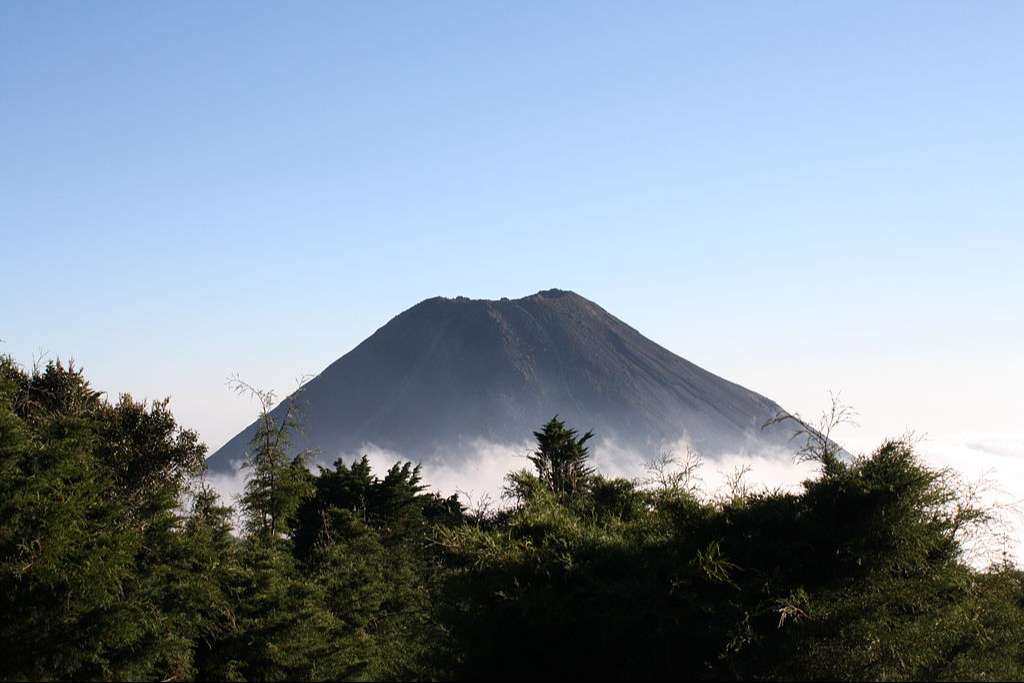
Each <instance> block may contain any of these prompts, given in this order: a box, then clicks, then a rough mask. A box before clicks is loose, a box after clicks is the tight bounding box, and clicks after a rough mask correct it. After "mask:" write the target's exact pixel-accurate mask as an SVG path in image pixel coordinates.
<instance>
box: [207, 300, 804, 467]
mask: <svg viewBox="0 0 1024 683" xmlns="http://www.w3.org/2000/svg"><path fill="white" fill-rule="evenodd" d="M302 403H303V404H304V406H305V409H304V417H303V421H304V423H305V435H304V436H303V437H302V438H300V439H297V440H296V443H295V446H296V447H297V448H301V447H313V448H317V449H318V450H319V451H320V455H321V457H322V458H323V459H327V460H333V459H334V457H335V456H336V455H338V454H339V453H349V454H351V453H355V452H357V451H359V449H361V448H363V447H364V446H366V445H367V444H374V445H376V446H378V447H381V448H386V449H388V450H393V451H396V452H398V453H400V454H402V455H403V456H405V457H408V458H411V459H414V460H431V459H434V458H439V457H444V455H445V451H446V450H454V447H455V446H456V445H457V444H459V443H466V442H468V441H469V440H472V439H475V438H484V439H487V440H490V441H495V442H503V443H504V442H521V441H523V440H524V439H529V438H530V435H531V432H532V431H533V430H534V429H536V428H537V427H538V426H539V425H540V424H541V423H542V422H544V421H545V420H547V419H548V418H550V417H551V416H552V415H554V414H556V413H557V414H558V415H560V416H562V417H563V418H565V419H566V420H567V421H568V422H569V423H570V424H571V425H573V426H575V427H578V428H579V429H580V430H581V431H582V430H587V429H593V430H594V431H595V432H596V433H597V434H598V437H604V438H610V439H614V441H615V442H616V444H617V445H619V446H621V447H625V448H629V449H634V450H641V451H647V452H653V451H655V450H656V449H657V447H658V446H659V444H661V443H662V442H664V441H666V440H675V439H678V438H680V437H682V436H684V435H685V436H687V437H688V438H689V439H690V441H691V442H692V444H693V445H694V446H695V447H697V448H698V450H700V451H701V452H702V453H703V454H705V455H708V456H711V457H714V456H715V455H717V454H721V453H726V452H741V451H750V450H753V449H758V448H761V447H764V446H785V445H787V442H788V437H789V435H790V433H791V430H784V429H774V430H768V431H765V430H762V429H761V426H762V425H763V424H764V423H765V422H766V421H767V420H769V419H770V418H771V417H773V416H774V415H775V414H776V413H777V412H778V411H779V410H780V408H779V406H778V405H777V404H775V403H774V402H773V401H770V400H769V399H767V398H765V397H764V396H761V395H759V394H756V393H754V392H752V391H749V390H747V389H744V388H743V387H741V386H739V385H738V384H733V383H732V382H728V381H726V380H724V379H722V378H721V377H718V376H716V375H713V374H711V373H710V372H707V371H706V370H703V369H701V368H699V367H697V366H696V365H694V364H693V363H690V362H689V361H687V360H685V359H683V358H680V357H679V356H676V355H675V354H673V353H671V352H670V351H668V350H666V349H664V348H662V347H661V346H658V345H657V344H655V343H654V342H652V341H650V340H649V339H647V338H646V337H644V336H643V335H641V334H640V333H639V332H637V331H636V330H634V329H633V328H631V327H629V326H628V325H626V324H625V323H623V322H622V321H621V320H619V319H618V318H615V317H614V316H612V315H611V314H609V313H608V312H607V311H605V310H604V309H602V308H601V307H600V306H598V305H596V304H594V303H593V302H591V301H588V300H587V299H584V298H583V297H581V296H579V295H578V294H575V293H573V292H567V291H561V290H554V289H553V290H548V291H544V292H540V293H538V294H534V295H533V296H528V297H525V298H522V299H515V300H509V299H501V300H500V301H488V300H475V299H466V298H463V297H459V298H456V299H445V298H441V297H438V298H434V299H428V300H426V301H423V302H422V303H420V304H418V305H416V306H413V307H412V308H410V309H409V310H407V311H405V312H404V313H402V314H400V315H398V316H396V317H395V318H393V319H392V320H391V321H390V322H389V323H388V324H387V325H385V326H384V327H382V328H380V329H379V330H377V332H375V333H374V334H373V335H372V336H371V337H370V338H368V339H367V340H366V341H364V342H363V343H361V344H360V345H359V346H357V347H356V348H355V349H353V350H352V351H351V352H350V353H347V354H345V355H344V356H342V357H341V358H339V359H338V360H337V361H335V362H334V363H332V364H331V365H330V366H329V367H328V368H327V369H325V370H324V371H323V372H321V373H320V374H319V375H318V376H317V377H316V378H315V379H313V380H311V381H310V382H309V383H308V384H307V385H306V388H305V390H304V392H303V394H302ZM253 430H254V426H253V425H250V426H249V427H248V428H247V429H246V430H244V431H242V432H241V433H240V434H238V435H237V436H235V437H234V438H233V439H231V440H230V441H229V442H228V443H227V444H225V445H224V447H222V448H221V449H220V450H218V451H217V452H216V453H214V454H213V456H211V458H210V461H209V462H210V466H211V468H212V469H214V470H225V469H228V468H230V467H232V466H233V465H232V463H233V462H237V461H238V460H240V459H241V458H242V457H243V454H244V452H245V449H246V448H247V446H248V443H249V441H250V439H251V437H252V434H253ZM599 446H600V444H598V447H599Z"/></svg>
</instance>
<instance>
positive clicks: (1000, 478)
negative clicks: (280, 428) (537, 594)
mask: <svg viewBox="0 0 1024 683" xmlns="http://www.w3.org/2000/svg"><path fill="white" fill-rule="evenodd" d="M858 441H860V440H858ZM858 445H863V449H862V450H863V451H865V452H868V451H870V450H871V449H872V448H874V447H876V446H877V445H878V442H873V443H871V442H867V441H864V442H863V444H860V443H858ZM532 446H533V444H532V443H531V442H529V441H523V442H521V443H514V444H502V443H494V442H490V441H486V440H482V439H476V440H470V441H467V442H466V443H464V444H462V445H461V446H459V447H457V448H454V449H451V450H448V451H446V452H445V454H444V456H443V457H441V456H439V457H437V458H433V459H430V460H428V461H426V462H424V463H423V465H422V474H423V480H424V482H426V483H427V484H428V485H429V486H430V488H431V489H432V490H434V491H437V492H438V493H440V494H443V495H451V494H453V493H457V494H459V496H460V498H462V499H463V501H464V502H466V503H467V504H468V505H469V506H470V507H471V508H472V507H477V506H481V505H483V506H490V507H494V506H500V505H501V504H502V500H501V491H502V487H503V483H504V478H505V475H506V474H508V473H509V472H513V471H515V470H520V469H524V468H527V469H529V468H530V467H531V464H530V461H529V460H528V459H527V456H528V455H529V453H530V452H531V450H532ZM687 446H688V443H687V441H686V440H685V439H680V440H679V441H677V442H674V443H669V444H665V445H664V446H662V448H661V449H653V450H652V451H651V452H647V453H640V452H637V451H635V450H631V449H628V448H624V447H621V446H619V445H618V444H617V443H616V442H615V441H614V440H610V439H605V440H598V441H597V442H596V443H595V444H594V447H593V458H594V465H595V466H596V467H597V470H598V471H599V472H601V473H602V474H604V475H605V476H609V477H625V478H627V479H634V480H643V479H645V478H646V477H647V476H648V474H649V473H648V471H647V469H646V466H647V464H648V463H649V462H650V461H651V460H652V459H653V457H655V456H657V455H658V454H659V452H661V451H668V452H672V453H675V454H676V455H677V456H680V457H682V456H684V455H685V454H686V452H687ZM917 449H918V452H919V453H920V454H921V457H922V459H923V460H924V461H925V462H926V463H927V464H928V465H930V466H932V467H936V468H950V469H951V470H953V471H955V472H956V473H957V474H958V475H959V478H960V480H961V481H962V482H964V483H965V484H966V485H968V486H972V487H974V488H975V489H977V492H978V501H979V502H980V503H982V504H983V505H986V506H989V507H991V508H992V509H994V510H995V511H996V512H997V514H998V515H999V523H998V524H997V525H996V528H995V532H996V533H995V534H993V535H992V536H990V537H988V538H986V539H982V540H980V541H979V542H978V543H977V545H976V546H972V547H971V548H970V550H971V553H972V555H973V556H974V557H976V558H977V559H976V561H977V562H979V563H981V564H984V563H986V562H988V561H991V560H993V559H998V558H999V557H1000V556H1001V555H1002V553H1004V552H1005V553H1006V554H1007V555H1008V556H1010V557H1011V558H1015V559H1017V560H1018V561H1019V560H1021V559H1024V517H1022V515H1021V513H1020V512H1019V510H1020V509H1021V508H1022V503H1024V434H965V435H958V436H950V437H934V438H924V439H921V440H920V442H919V443H918V444H917ZM854 450H856V449H854ZM363 454H365V455H366V456H367V457H368V458H369V460H370V463H371V464H372V465H373V470H374V472H375V473H376V474H377V475H378V476H383V475H384V473H385V472H386V471H387V469H388V468H390V467H391V466H392V465H393V464H395V463H396V462H400V461H403V460H404V458H402V456H401V454H399V453H396V452H394V451H389V450H386V449H383V448H379V447H377V446H375V445H373V444H366V445H365V446H364V447H363V448H362V449H360V450H359V452H358V453H343V454H340V457H341V458H342V459H343V460H344V461H345V462H352V461H354V460H355V459H357V458H358V457H361V456H362V455H363ZM335 459H336V458H323V459H321V460H320V461H319V463H316V464H323V465H326V464H327V463H328V462H333V461H334V460H335ZM741 468H742V469H745V470H746V474H745V475H744V477H743V483H744V485H745V486H746V487H747V488H748V489H749V490H760V489H769V490H775V489H780V490H784V491H794V492H795V491H799V489H800V486H801V483H802V482H803V481H805V480H807V479H809V478H813V477H815V476H816V475H817V467H816V466H815V465H814V464H813V463H806V462H803V463H801V462H797V461H796V459H795V457H794V454H793V452H792V451H786V450H782V449H779V450H775V451H763V450H762V451H760V452H756V453H754V452H749V453H736V454H730V455H725V456H720V457H716V458H713V459H712V458H707V459H705V460H704V462H703V465H702V466H701V467H700V469H699V470H698V471H697V473H696V480H695V483H697V484H698V486H699V489H700V491H701V492H702V493H703V494H704V495H706V496H715V495H719V494H721V493H723V492H724V491H725V490H726V488H727V487H728V485H729V479H730V478H731V477H733V476H734V475H735V473H736V472H737V471H739V470H740V469H741ZM245 478H246V471H245V470H244V469H239V470H237V471H235V472H233V473H228V474H210V475H209V476H208V482H209V484H210V485H212V486H213V487H214V488H215V489H217V491H219V492H220V494H221V496H222V498H223V499H224V500H225V501H226V502H230V503H237V500H238V496H239V494H240V493H241V492H242V490H243V489H244V487H245Z"/></svg>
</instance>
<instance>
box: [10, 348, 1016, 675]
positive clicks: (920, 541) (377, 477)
mask: <svg viewBox="0 0 1024 683" xmlns="http://www.w3.org/2000/svg"><path fill="white" fill-rule="evenodd" d="M267 407H268V406H267V405H266V404H264V409H263V411H262V413H261V415H260V418H261V419H260V421H259V429H258V430H257V433H256V436H255V438H254V439H253V441H252V444H251V447H250V449H249V452H248V456H247V461H246V473H247V479H246V488H245V491H244V493H243V494H242V495H241V496H240V497H239V500H237V501H224V500H221V499H220V498H219V497H218V495H217V493H216V492H215V491H214V490H213V489H212V488H211V487H210V486H209V485H208V484H207V483H206V482H205V479H204V476H203V475H204V471H205V455H206V448H205V446H204V445H203V444H202V443H201V442H200V440H199V438H198V436H197V435H196V434H195V432H193V431H190V430H188V429H187V428H184V427H182V426H181V425H179V424H178V423H177V422H176V420H175V418H174V416H173V414H172V413H171V412H170V408H169V404H168V402H167V401H158V402H153V403H146V402H139V401H136V400H134V399H133V398H132V397H130V396H121V397H120V398H118V399H117V400H116V401H112V400H109V399H108V398H107V397H106V396H105V395H104V394H102V393H100V392H98V391H96V390H95V389H93V388H92V387H91V386H90V384H89V382H88V381H87V379H86V377H85V376H84V374H83V372H82V371H81V370H80V369H78V368H75V367H74V365H73V364H68V365H64V364H61V363H59V362H51V363H48V364H47V365H46V366H45V367H43V368H38V369H33V370H31V371H30V370H26V369H24V368H21V367H20V366H18V365H17V364H16V363H15V362H14V361H13V360H12V359H10V358H0V613H2V614H3V617H4V618H3V619H2V620H0V679H3V680H69V679H87V680H125V679H129V680H161V681H172V680H174V681H178V680H190V679H203V680H206V679H213V680H250V681H263V680H266V681H270V680H338V679H346V680H381V679H387V680H407V679H408V680H424V679H438V680H461V679H465V680H470V679H481V678H484V679H547V680H550V679H603V680H607V679H668V678H673V679H691V680H732V679H768V680H772V679H800V680H809V679H815V680H819V679H842V680H864V679H877V680H923V679H931V680H966V679H971V680H1021V679H1024V573H1022V572H1021V571H1020V569H1018V568H1017V567H1016V566H1014V565H1013V564H1012V563H1011V562H1009V561H1008V560H1003V561H999V562H996V563H994V564H991V565H990V566H988V567H987V568H985V569H978V568H976V567H974V566H972V564H971V563H969V562H968V561H967V557H966V554H965V551H966V543H967V541H968V540H969V539H971V538H972V536H973V535H975V534H977V533H979V532H983V531H984V529H985V526H986V524H987V523H988V522H989V521H990V515H989V512H988V511H987V510H985V509H984V508H982V507H980V506H978V505H977V504H976V502H975V501H974V498H973V497H972V496H971V495H970V491H968V490H965V489H964V488H963V487H962V486H961V485H960V484H959V483H958V481H957V479H956V478H955V477H953V476H951V473H949V472H946V471H942V470H936V469H933V468H930V467H928V466H926V465H925V464H924V463H922V461H921V460H920V459H919V457H918V456H917V454H916V452H915V449H914V444H913V443H912V442H911V441H908V440H899V439H898V440H892V441H887V442H885V443H883V444H881V445H879V447H878V448H877V449H875V450H874V451H873V452H872V453H870V454H867V455H864V456H860V457H855V458H840V457H836V456H835V453H834V452H832V451H831V450H828V449H826V451H822V452H819V455H820V459H819V462H820V465H821V467H820V471H819V472H818V474H817V475H816V476H815V477H813V478H811V479H809V480H807V481H805V482H804V483H803V485H802V487H801V489H800V490H799V491H796V492H787V491H771V490H751V489H747V488H746V487H743V486H735V487H733V490H732V491H730V492H729V493H728V494H727V495H718V496H710V495H707V494H704V493H702V492H701V491H700V490H699V488H698V487H696V486H695V485H693V481H692V479H691V478H690V477H689V473H690V472H691V471H692V467H693V466H694V464H695V463H694V461H693V459H692V458H689V459H685V460H683V461H679V462H673V461H672V459H671V458H668V459H663V460H662V461H661V462H660V467H658V468H656V475H657V476H652V477H651V478H649V479H647V480H644V481H632V480H626V479H621V478H610V477H605V476H603V475H602V474H601V473H600V472H598V471H596V470H595V469H594V467H593V465H592V464H591V461H590V457H589V449H588V441H589V439H590V437H591V435H590V434H589V433H586V434H582V435H581V434H579V433H578V432H577V431H576V430H575V429H574V428H573V426H570V425H567V424H565V423H564V422H563V421H561V420H558V419H557V418H555V419H552V420H551V421H550V422H548V423H547V424H545V425H541V426H539V428H538V431H537V432H536V433H535V436H536V439H537V445H536V449H535V451H534V452H533V453H532V454H531V456H530V460H531V462H532V464H533V465H534V468H533V470H532V471H531V470H523V471H519V472H511V473H509V474H508V477H507V479H506V490H505V499H504V502H505V504H504V505H503V506H501V507H499V508H497V509H493V510H489V509H477V510H468V509H467V508H466V507H465V505H464V501H461V500H460V499H459V498H458V497H457V496H451V497H444V496H441V495H439V494H437V493H433V492H431V491H430V489H429V488H428V484H427V482H424V481H423V480H422V477H421V472H420V469H419V467H418V466H416V465H414V464H412V463H408V462H398V463H395V464H394V465H393V466H392V467H391V468H390V469H388V470H387V471H384V472H374V471H373V469H372V468H371V466H370V464H369V462H368V460H367V459H366V458H365V457H364V458H361V459H357V460H355V461H351V462H345V461H342V460H337V461H335V462H333V463H331V464H330V465H327V464H320V465H318V466H316V467H313V468H311V465H312V464H313V462H314V457H313V456H314V455H315V454H308V453H300V452H294V451H293V449H291V447H290V445H289V440H288V436H289V433H290V431H291V430H292V429H293V428H294V427H295V424H294V422H293V421H292V420H290V418H289V416H290V415H291V413H290V411H285V417H284V418H283V419H282V420H281V421H277V420H275V419H274V418H272V417H271V416H270V415H269V412H268V410H267ZM811 454H812V455H813V451H811Z"/></svg>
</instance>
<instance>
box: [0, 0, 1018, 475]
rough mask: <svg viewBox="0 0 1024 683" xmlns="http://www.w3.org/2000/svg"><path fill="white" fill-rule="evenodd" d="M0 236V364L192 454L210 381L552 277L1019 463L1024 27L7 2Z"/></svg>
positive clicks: (710, 11)
mask: <svg viewBox="0 0 1024 683" xmlns="http://www.w3.org/2000/svg"><path fill="white" fill-rule="evenodd" d="M0 237H2V241H0V249H2V255H0V264H2V265H0V288H2V290H3V292H4V296H3V297H2V299H3V300H2V303H0V338H2V339H4V340H5V341H4V343H3V344H2V345H0V350H3V351H5V352H7V353H11V354H13V355H14V356H15V357H16V358H18V359H19V360H21V361H23V362H30V361H31V358H32V356H33V354H34V353H36V352H37V351H40V350H42V351H47V352H49V354H50V355H51V356H58V355H59V356H61V357H65V358H66V357H67V356H69V355H74V356H75V358H76V359H77V360H79V361H80V362H81V363H82V364H83V365H85V367H86V368H87V370H88V371H89V374H90V376H91V377H92V378H93V379H94V382H95V384H96V385H97V386H98V388H101V389H105V390H108V391H109V392H111V393H112V394H116V393H117V392H119V391H130V392H132V393H134V394H135V395H136V396H137V397H148V398H158V397H162V396H164V395H171V396H172V406H173V408H174V410H175V412H176V414H177V415H178V417H179V418H180V419H181V421H183V422H184V423H186V424H188V425H191V426H194V427H195V428H197V429H198V430H199V431H200V433H201V435H202V436H203V437H204V438H205V439H206V440H207V441H208V443H209V444H210V446H211V447H213V448H216V447H217V446H219V445H220V444H221V443H222V442H223V441H224V440H226V439H227V438H228V437H229V436H231V435H232V434H233V433H234V432H235V431H236V430H237V429H239V428H241V427H242V426H243V425H244V424H246V423H247V422H248V421H249V420H250V419H251V418H252V416H253V410H254V407H253V406H252V405H251V404H249V403H247V402H245V401H243V400H241V399H238V398H237V397H234V396H233V395H232V394H230V393H229V392H228V390H227V389H226V388H225V385H224V383H225V378H226V377H227V376H228V375H230V374H231V373H234V372H238V373H240V374H242V375H243V376H244V377H246V378H247V379H249V380H250V381H251V382H253V383H256V384H260V385H263V386H266V387H274V388H278V389H287V388H288V387H289V386H291V383H292V380H293V379H294V378H296V377H298V376H299V375H302V374H304V373H311V372H318V371H319V370H321V369H322V368H323V367H324V366H326V365H327V364H328V363H329V362H331V361H332V360H334V359H335V358H337V357H338V356H340V355H341V354H343V353H345V352H346V351H348V350H350V349H351V348H352V347H353V346H354V345H355V344H357V343H358V342H359V341H361V340H362V339H363V338H365V337H366V336H368V335H369V334H370V333H372V332H373V331H374V330H375V329H376V328H377V327H379V326H381V325H382V324H384V323H385V322H386V321H387V320H388V319H389V318H390V317H391V316H393V315H395V314H397V313H398V312H400V311H401V310H403V309H405V308H407V307H409V306H411V305H413V304H415V303H416V302H418V301H420V300H422V299H424V298H427V297H430V296H434V295H439V294H440V295H449V296H454V295H467V296H472V297H489V298H490V297H501V296H510V297H517V296H522V295H526V294H530V293H533V292H535V291H537V290H540V289H546V288H549V287H560V288H565V289H573V290H575V291H577V292H579V293H580V294H582V295H584V296H586V297H588V298H590V299H592V300H594V301H596V302H598V303H599V304H601V305H603V306H604V307H605V308H607V309H608V310H609V311H611V312H612V313H613V314H615V315H617V316H619V317H620V318H622V319H624V320H625V321H627V322H629V323H630V324H632V325H633V326H634V327H637V328H638V329H639V330H640V331H642V332H643V333H644V334H646V335H647V336H649V337H651V338H652V339H654V340H655V341H657V342H659V343H661V344H662V345H664V346H666V347H668V348H669V349H671V350H673V351H675V352H676V353H678V354H680V355H682V356H684V357H686V358H689V359H690V360H692V361H694V362H696V363H698V364H700V365H702V366H704V367H706V368H708V369H709V370H712V371H714V372H717V373H719V374H722V375H724V376H726V377H727V378H729V379H732V380H735V381H738V382H740V383H741V384H745V385H746V386H749V387H751V388H753V389H755V390H757V391H760V392H762V393H764V394H766V395H768V396H770V397H771V398H774V399H776V400H778V401H779V402H781V403H782V404H784V405H786V406H787V407H789V408H791V409H794V410H799V411H803V412H806V413H813V412H816V411H818V410H820V409H821V408H822V407H823V404H824V402H825V399H826V391H827V390H829V389H832V390H841V391H843V392H844V397H845V399H846V400H847V401H848V402H850V403H852V404H854V406H855V407H856V408H858V409H859V411H860V413H861V425H862V427H861V431H860V432H858V434H857V435H855V436H854V437H853V438H857V439H861V438H862V439H865V440H871V439H876V438H880V437H881V436H883V435H885V434H893V433H898V432H900V431H902V430H903V429H905V428H907V427H912V428H916V429H918V430H921V431H925V432H929V433H931V434H934V435H938V438H942V439H945V438H948V439H952V440H954V441H957V443H961V444H962V443H967V442H968V441H970V440H971V439H974V440H975V441H976V440H977V439H978V438H985V439H989V440H990V441H989V442H986V443H995V442H998V443H1002V444H1004V446H1003V449H1004V450H1006V451H1007V452H1010V453H1012V454H1015V455H1017V454H1022V455H1024V450H1021V449H1024V446H1021V444H1024V436H1022V434H1024V423H1022V418H1021V416H1022V415H1024V398H1022V397H1024V390H1022V386H1024V357H1022V355H1024V354H1022V351H1024V349H1022V340H1024V3H1020V2H960V3H955V2H934V1H928V2H876V3H869V2H851V3H841V2H793V3H787V2H757V3H755V2H706V3H697V2H681V1H677V2H670V3H655V2H640V3H631V2H595V1H592V0H588V1H587V2H579V3H569V2H536V3H530V2H521V1H516V2H504V3H498V2H472V3H468V2H467V3H456V2H397V3H387V2H359V3H352V2H349V3H344V2H328V3H305V2H303V3H260V2H244V3H241V2H239V3H229V2H217V3H208V2H196V3H190V2H174V3H139V2H123V3H121V2H90V3H80V2H67V3H58V2H15V1H13V0H8V1H7V2H4V3H2V4H0ZM992 439H995V440H996V441H992ZM971 443H974V441H972V442H971ZM979 443H980V442H979ZM1005 444H1009V445H1008V446H1006V445H1005ZM996 450H998V449H996ZM969 452H970V451H969V449H968V450H965V451H964V453H969ZM963 457H964V458H967V457H970V455H969V454H968V455H964V456H963Z"/></svg>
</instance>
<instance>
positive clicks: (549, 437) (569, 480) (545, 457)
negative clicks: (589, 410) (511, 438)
mask: <svg viewBox="0 0 1024 683" xmlns="http://www.w3.org/2000/svg"><path fill="white" fill-rule="evenodd" d="M576 434H577V432H576V430H575V429H570V428H568V427H567V426H566V424H565V422H563V421H562V420H559V419H558V416H557V415H556V416H555V417H553V418H551V419H550V420H549V421H548V422H547V424H545V425H544V427H543V428H541V431H539V432H534V433H533V435H534V437H536V439H537V450H536V451H534V452H533V453H532V454H531V455H530V456H529V457H530V462H532V463H533V465H534V467H536V468H537V476H538V477H539V478H540V480H541V481H542V482H543V483H544V484H545V485H546V486H547V487H548V488H549V489H550V490H551V491H553V492H555V493H557V494H569V495H572V494H576V493H579V492H582V491H583V490H584V489H585V488H586V487H587V484H588V482H589V480H590V477H591V476H592V475H593V473H594V469H593V468H592V467H591V466H590V465H589V464H588V460H589V458H590V449H589V448H588V447H587V445H586V444H587V442H588V441H590V439H592V438H593V437H594V434H593V432H587V433H586V434H584V435H583V436H581V437H579V438H577V436H576Z"/></svg>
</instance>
